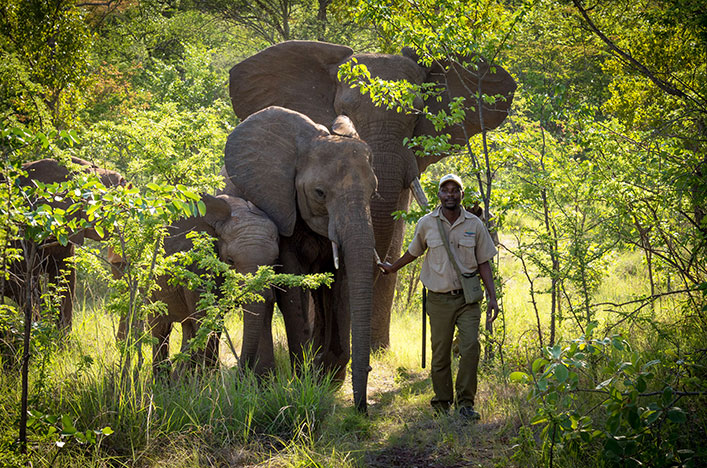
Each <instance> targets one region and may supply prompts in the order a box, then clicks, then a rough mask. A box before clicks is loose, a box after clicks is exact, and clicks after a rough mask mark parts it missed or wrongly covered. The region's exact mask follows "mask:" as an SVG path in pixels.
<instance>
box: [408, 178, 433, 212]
mask: <svg viewBox="0 0 707 468" xmlns="http://www.w3.org/2000/svg"><path fill="white" fill-rule="evenodd" d="M410 190H412V196H413V197H415V200H417V203H418V205H420V206H421V207H422V208H424V209H425V210H427V209H429V206H430V203H429V202H428V201H427V196H425V191H424V190H422V184H420V179H419V178H418V177H415V179H414V180H413V181H412V183H411V184H410Z"/></svg>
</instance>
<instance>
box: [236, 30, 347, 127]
mask: <svg viewBox="0 0 707 468" xmlns="http://www.w3.org/2000/svg"><path fill="white" fill-rule="evenodd" d="M352 54H353V50H352V49H351V48H350V47H346V46H341V45H336V44H329V43H326V42H316V41H287V42H281V43H279V44H276V45H274V46H271V47H268V48H267V49H265V50H263V51H261V52H259V53H257V54H255V55H253V56H251V57H249V58H247V59H245V60H243V61H242V62H240V63H238V64H236V65H234V66H233V68H231V71H230V73H229V94H230V96H231V103H232V105H233V110H234V111H235V113H236V115H237V116H238V117H239V118H241V119H245V118H246V117H248V116H249V115H251V114H253V113H255V112H257V111H259V110H261V109H264V108H266V107H268V106H280V107H286V108H288V109H292V110H295V111H297V112H301V113H303V114H305V115H307V116H308V117H309V118H311V119H312V120H314V121H315V122H317V123H319V124H322V125H329V123H330V122H331V121H332V120H334V118H335V117H336V113H335V112H334V96H335V94H336V84H337V81H336V71H337V66H338V65H339V64H340V63H341V62H343V61H344V60H345V59H347V58H348V57H350V56H351V55H352Z"/></svg>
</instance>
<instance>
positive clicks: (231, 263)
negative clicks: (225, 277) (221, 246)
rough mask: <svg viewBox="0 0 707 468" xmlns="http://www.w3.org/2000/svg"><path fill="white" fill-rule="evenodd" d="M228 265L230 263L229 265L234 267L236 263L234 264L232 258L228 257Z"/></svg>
mask: <svg viewBox="0 0 707 468" xmlns="http://www.w3.org/2000/svg"><path fill="white" fill-rule="evenodd" d="M226 263H228V264H229V265H231V266H233V265H234V264H235V263H236V262H234V261H233V259H232V258H231V257H228V258H226Z"/></svg>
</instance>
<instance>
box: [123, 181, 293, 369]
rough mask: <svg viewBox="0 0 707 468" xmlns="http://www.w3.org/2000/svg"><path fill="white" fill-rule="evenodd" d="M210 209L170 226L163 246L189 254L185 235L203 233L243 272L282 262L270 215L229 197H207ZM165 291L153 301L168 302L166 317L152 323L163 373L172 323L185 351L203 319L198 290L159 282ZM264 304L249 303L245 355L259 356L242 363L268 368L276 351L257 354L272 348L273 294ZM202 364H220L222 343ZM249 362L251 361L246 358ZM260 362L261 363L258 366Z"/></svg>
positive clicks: (211, 347)
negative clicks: (262, 345) (178, 330)
mask: <svg viewBox="0 0 707 468" xmlns="http://www.w3.org/2000/svg"><path fill="white" fill-rule="evenodd" d="M202 200H203V201H204V203H205V205H206V214H205V215H204V216H196V217H190V218H186V219H183V220H180V221H178V222H177V223H175V224H174V225H172V226H171V227H170V232H169V235H168V237H167V238H166V239H165V243H164V247H165V253H166V254H167V255H172V254H174V253H177V252H182V251H188V250H189V249H191V248H192V242H191V239H189V238H187V236H186V234H187V233H188V232H190V231H202V232H206V233H208V234H210V235H211V236H213V237H215V238H216V239H217V242H216V248H217V250H218V255H219V257H220V259H221V260H222V261H223V262H225V263H228V264H229V265H231V267H232V268H235V269H236V270H237V271H239V272H241V273H255V272H256V271H257V269H258V267H259V266H261V265H274V264H275V261H276V260H277V258H278V254H279V249H278V240H279V239H278V232H277V227H276V226H275V224H274V223H273V222H272V221H271V220H270V218H268V217H267V216H266V215H265V213H263V212H262V211H261V210H260V209H258V208H257V207H256V206H255V205H253V204H252V203H250V202H248V201H245V200H243V199H242V198H238V197H234V196H230V195H218V196H216V197H214V196H211V195H204V196H203V197H202ZM157 282H158V285H159V286H160V290H159V291H157V292H156V293H154V295H153V299H154V300H158V301H161V302H164V303H165V304H166V306H167V314H165V315H154V316H152V317H150V318H149V319H148V322H149V326H150V328H151V331H152V336H154V337H155V338H157V340H158V343H157V344H156V345H154V347H153V371H154V372H155V373H157V372H159V370H160V367H161V365H162V363H164V362H166V361H167V360H168V351H169V346H168V345H169V334H170V331H171V329H172V324H173V323H175V322H178V323H181V325H182V350H185V348H186V346H187V344H188V342H189V340H190V339H191V338H193V337H194V336H195V334H196V331H197V330H198V327H199V320H200V319H201V318H202V315H201V314H200V312H199V311H198V310H197V303H198V301H199V294H200V293H199V291H192V290H189V289H188V288H186V287H184V286H173V285H170V284H168V276H167V275H164V276H161V277H160V278H158V279H157ZM260 294H261V296H263V298H264V299H265V301H264V302H259V303H256V304H248V305H245V306H244V307H243V309H244V316H243V322H244V326H243V348H242V351H241V352H242V355H243V356H258V358H257V360H252V359H249V360H247V361H249V362H242V364H247V365H251V366H255V367H256V370H257V369H258V368H259V367H263V368H269V367H272V365H273V363H274V356H273V355H272V347H267V346H266V347H265V350H266V352H265V354H264V355H262V356H260V355H259V354H258V352H259V347H260V343H261V342H264V343H272V336H271V328H270V322H271V320H272V312H273V307H274V295H273V293H272V291H270V290H266V291H262V292H261V293H260ZM124 329H125V326H124V324H123V323H121V330H119V333H118V335H119V338H120V337H121V336H125V330H124ZM203 359H204V361H205V362H206V363H207V364H211V365H215V364H216V363H217V362H218V340H217V339H216V338H215V337H214V338H213V339H211V340H209V343H208V344H207V347H206V350H205V351H204V355H203ZM244 360H246V359H245V358H244ZM256 361H257V362H256Z"/></svg>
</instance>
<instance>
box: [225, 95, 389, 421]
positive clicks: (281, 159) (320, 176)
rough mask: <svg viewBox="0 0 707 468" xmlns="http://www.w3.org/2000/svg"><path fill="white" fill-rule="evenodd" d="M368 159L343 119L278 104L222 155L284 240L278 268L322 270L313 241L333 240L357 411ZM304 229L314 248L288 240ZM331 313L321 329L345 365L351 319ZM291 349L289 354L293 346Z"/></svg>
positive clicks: (368, 236) (370, 267)
mask: <svg viewBox="0 0 707 468" xmlns="http://www.w3.org/2000/svg"><path fill="white" fill-rule="evenodd" d="M370 158H371V151H370V149H369V147H368V145H367V144H366V143H364V142H363V141H361V140H360V139H359V138H358V137H357V134H356V132H355V130H354V127H353V125H352V124H351V122H350V120H349V119H348V118H346V117H339V118H337V119H336V120H335V122H334V125H333V132H329V131H328V130H327V128H326V127H324V126H322V125H318V124H316V123H315V122H313V121H312V120H311V119H309V118H308V117H306V116H305V115H303V114H301V113H299V112H295V111H292V110H289V109H284V108H281V107H269V108H266V109H264V110H261V111H259V112H256V113H254V114H253V115H251V116H250V117H248V118H247V119H245V120H244V121H243V122H242V123H241V124H240V125H238V126H237V127H236V128H235V130H233V132H232V133H231V134H230V136H229V137H228V141H227V143H226V154H225V164H226V171H227V173H228V176H229V178H230V180H231V182H232V183H233V186H234V189H235V190H236V191H237V192H238V195H239V196H241V197H243V198H245V199H247V200H251V201H253V202H254V203H255V204H256V205H257V206H258V207H260V208H261V209H262V210H263V211H265V213H266V214H267V215H268V216H269V217H270V218H271V219H272V220H273V221H274V222H275V224H276V225H277V228H278V231H279V233H280V236H281V238H282V239H284V241H283V240H281V242H280V245H281V251H280V253H281V261H282V262H283V265H284V267H285V268H284V269H285V270H287V266H288V265H293V266H292V268H290V270H289V271H287V272H289V273H310V272H315V271H321V268H325V266H324V261H323V260H321V259H320V258H319V257H321V255H319V254H316V253H315V254H313V253H312V251H313V250H315V247H314V246H313V244H317V242H318V240H317V239H326V240H327V241H325V243H326V242H329V241H330V242H331V244H332V246H333V250H334V253H333V263H334V264H337V263H338V261H339V259H338V253H339V251H341V253H342V259H343V264H342V270H345V280H344V279H342V280H341V281H340V283H345V284H344V285H341V284H339V286H337V287H335V288H334V289H337V288H340V289H338V291H340V294H339V293H337V294H338V295H337V296H336V297H335V298H333V300H334V301H336V300H337V299H341V298H344V297H345V298H348V300H346V301H343V302H342V303H340V304H339V303H337V304H339V305H338V306H336V307H335V308H337V309H339V308H341V309H346V310H347V311H350V317H351V319H350V320H351V346H352V352H351V361H352V373H353V376H352V381H353V387H354V400H355V403H356V405H357V407H358V408H359V409H365V406H366V385H367V379H368V372H369V370H370V367H369V346H370V314H371V304H372V286H373V272H374V258H375V256H374V239H373V228H372V225H371V218H370V200H371V197H372V196H373V194H374V192H375V189H376V177H375V175H374V173H373V170H372V169H371V165H370ZM304 231H306V232H307V233H314V234H311V236H310V237H309V239H314V242H313V243H309V242H301V243H300V242H290V241H289V240H288V239H293V238H295V237H297V236H299V235H300V234H302V235H304V234H303V232H304ZM307 235H310V234H307ZM312 236H313V237H312ZM317 236H318V237H317ZM285 243H286V244H287V245H288V246H289V247H288V249H290V250H291V253H292V257H293V258H295V257H296V258H297V259H299V260H297V261H293V262H292V263H291V264H290V263H287V260H286V259H285V260H282V258H283V249H282V246H283V245H284V244H285ZM289 253H290V251H288V252H285V255H284V256H285V257H287V256H288V255H289ZM331 255H332V254H329V257H328V258H332V257H331ZM318 256H319V257H318ZM339 278H344V276H343V274H341V275H337V279H336V280H335V283H336V282H339ZM320 289H321V288H320ZM280 302H283V303H280V308H281V310H283V315H286V314H288V312H287V310H286V309H287V307H289V301H280ZM324 302H326V303H327V304H330V302H329V301H324ZM329 312H332V311H329ZM332 314H333V315H336V314H339V315H337V317H339V318H337V319H336V320H337V323H336V324H327V325H324V326H325V327H329V326H330V325H331V326H333V327H334V328H336V329H337V337H338V338H337V340H339V342H337V343H334V344H332V346H334V347H335V348H336V350H337V352H338V353H339V354H338V356H344V357H345V360H344V361H339V362H337V365H338V366H339V367H344V368H345V365H346V362H347V361H348V359H349V354H348V349H349V336H348V333H349V331H348V323H349V322H348V320H349V319H348V317H349V315H348V314H347V313H342V312H341V311H333V312H332ZM332 314H330V316H331V315H332ZM318 316H319V313H318ZM285 319H286V321H287V317H285ZM286 323H287V322H286ZM320 325H321V324H320ZM316 327H317V325H316V324H315V328H316ZM289 336H290V335H289V333H288V341H289ZM289 344H290V349H292V346H293V343H289ZM323 351H324V352H326V351H327V350H323Z"/></svg>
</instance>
